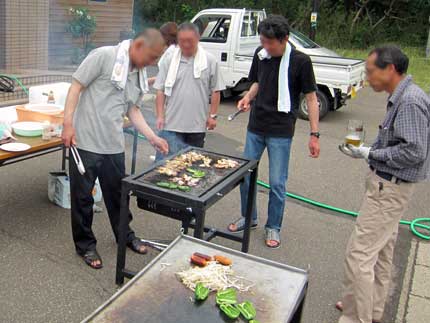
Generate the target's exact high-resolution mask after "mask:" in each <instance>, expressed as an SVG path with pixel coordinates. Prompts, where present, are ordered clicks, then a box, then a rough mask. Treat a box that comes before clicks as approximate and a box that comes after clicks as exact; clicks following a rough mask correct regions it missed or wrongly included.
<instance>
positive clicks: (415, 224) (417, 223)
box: [257, 180, 430, 240]
mask: <svg viewBox="0 0 430 323" xmlns="http://www.w3.org/2000/svg"><path fill="white" fill-rule="evenodd" d="M257 185H260V186H262V187H264V188H267V189H270V185H269V184H267V183H265V182H263V181H260V180H259V181H257ZM285 195H286V196H287V197H290V198H293V199H295V200H299V201H301V202H304V203H307V204H310V205H313V206H316V207H319V208H323V209H326V210H330V211H333V212H336V213H341V214H346V215H350V216H353V217H357V216H358V213H357V212H353V211H348V210H344V209H341V208H338V207H334V206H331V205H328V204H324V203H321V202H318V201H315V200H311V199H308V198H306V197H303V196H300V195H296V194H292V193H288V192H286V193H285ZM423 222H429V223H430V218H417V219H415V220H413V221H405V220H401V221H400V224H403V225H409V227H410V228H411V231H412V233H413V234H415V235H416V236H417V237H419V238H421V239H424V240H430V234H429V235H426V234H423V233H421V232H419V231H418V228H420V229H425V230H427V231H429V232H430V226H429V225H425V224H423Z"/></svg>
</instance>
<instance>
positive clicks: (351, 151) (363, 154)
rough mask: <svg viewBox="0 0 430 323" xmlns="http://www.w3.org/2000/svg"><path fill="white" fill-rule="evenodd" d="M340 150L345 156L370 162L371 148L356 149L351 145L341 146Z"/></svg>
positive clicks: (361, 147)
mask: <svg viewBox="0 0 430 323" xmlns="http://www.w3.org/2000/svg"><path fill="white" fill-rule="evenodd" d="M339 150H340V151H341V152H343V153H344V154H345V155H347V156H349V157H352V158H361V159H363V158H364V159H365V160H368V159H369V153H370V147H367V146H364V145H361V146H360V147H356V146H354V145H351V144H347V145H344V144H343V145H340V146H339Z"/></svg>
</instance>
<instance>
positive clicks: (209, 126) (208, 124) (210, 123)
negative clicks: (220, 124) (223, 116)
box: [206, 117, 216, 130]
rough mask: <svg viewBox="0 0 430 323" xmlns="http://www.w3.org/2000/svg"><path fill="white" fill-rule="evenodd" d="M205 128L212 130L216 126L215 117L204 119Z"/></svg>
mask: <svg viewBox="0 0 430 323" xmlns="http://www.w3.org/2000/svg"><path fill="white" fill-rule="evenodd" d="M206 128H207V129H208V130H214V129H215V128H216V119H214V118H211V117H209V118H208V120H207V121H206Z"/></svg>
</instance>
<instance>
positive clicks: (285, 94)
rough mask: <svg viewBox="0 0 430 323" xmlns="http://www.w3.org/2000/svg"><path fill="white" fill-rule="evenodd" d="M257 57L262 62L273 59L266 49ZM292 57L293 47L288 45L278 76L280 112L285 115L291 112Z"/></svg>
mask: <svg viewBox="0 0 430 323" xmlns="http://www.w3.org/2000/svg"><path fill="white" fill-rule="evenodd" d="M257 55H258V58H259V59H260V60H263V59H270V58H271V56H270V55H269V53H268V52H267V51H266V50H265V49H264V48H262V49H261V50H260V51H259V52H258V54H257ZM290 56H291V45H290V44H289V43H287V46H286V47H285V52H284V55H282V59H281V64H280V66H279V75H278V111H279V112H285V113H289V112H290V111H291V97H290V88H289V86H288V84H289V80H288V69H289V67H290Z"/></svg>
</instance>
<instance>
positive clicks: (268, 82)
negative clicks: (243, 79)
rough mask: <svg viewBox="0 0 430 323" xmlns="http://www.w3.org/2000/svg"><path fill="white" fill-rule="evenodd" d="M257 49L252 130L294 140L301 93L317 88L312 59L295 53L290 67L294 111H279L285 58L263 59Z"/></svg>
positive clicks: (250, 119) (251, 76)
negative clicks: (280, 76) (281, 75)
mask: <svg viewBox="0 0 430 323" xmlns="http://www.w3.org/2000/svg"><path fill="white" fill-rule="evenodd" d="M261 49H262V47H259V48H257V50H256V52H255V54H254V59H253V61H252V66H251V71H250V72H249V81H251V82H252V83H255V82H256V83H258V94H257V97H256V99H255V102H254V103H253V106H252V109H251V113H250V116H249V124H248V130H249V131H251V132H254V133H256V134H259V135H263V136H274V137H289V138H291V137H293V136H294V128H295V124H296V119H297V112H298V109H299V104H300V94H301V93H303V94H307V93H311V92H315V91H316V89H317V86H316V82H315V76H314V70H313V68H312V62H311V59H310V58H309V56H307V55H306V54H303V53H301V52H299V51H297V50H295V49H292V50H291V54H290V64H289V68H288V82H289V84H288V87H289V90H290V99H291V112H289V113H285V112H279V111H278V77H279V66H280V64H281V59H282V57H272V58H270V59H263V60H260V58H259V57H258V55H257V54H258V52H259V51H260V50H261Z"/></svg>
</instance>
